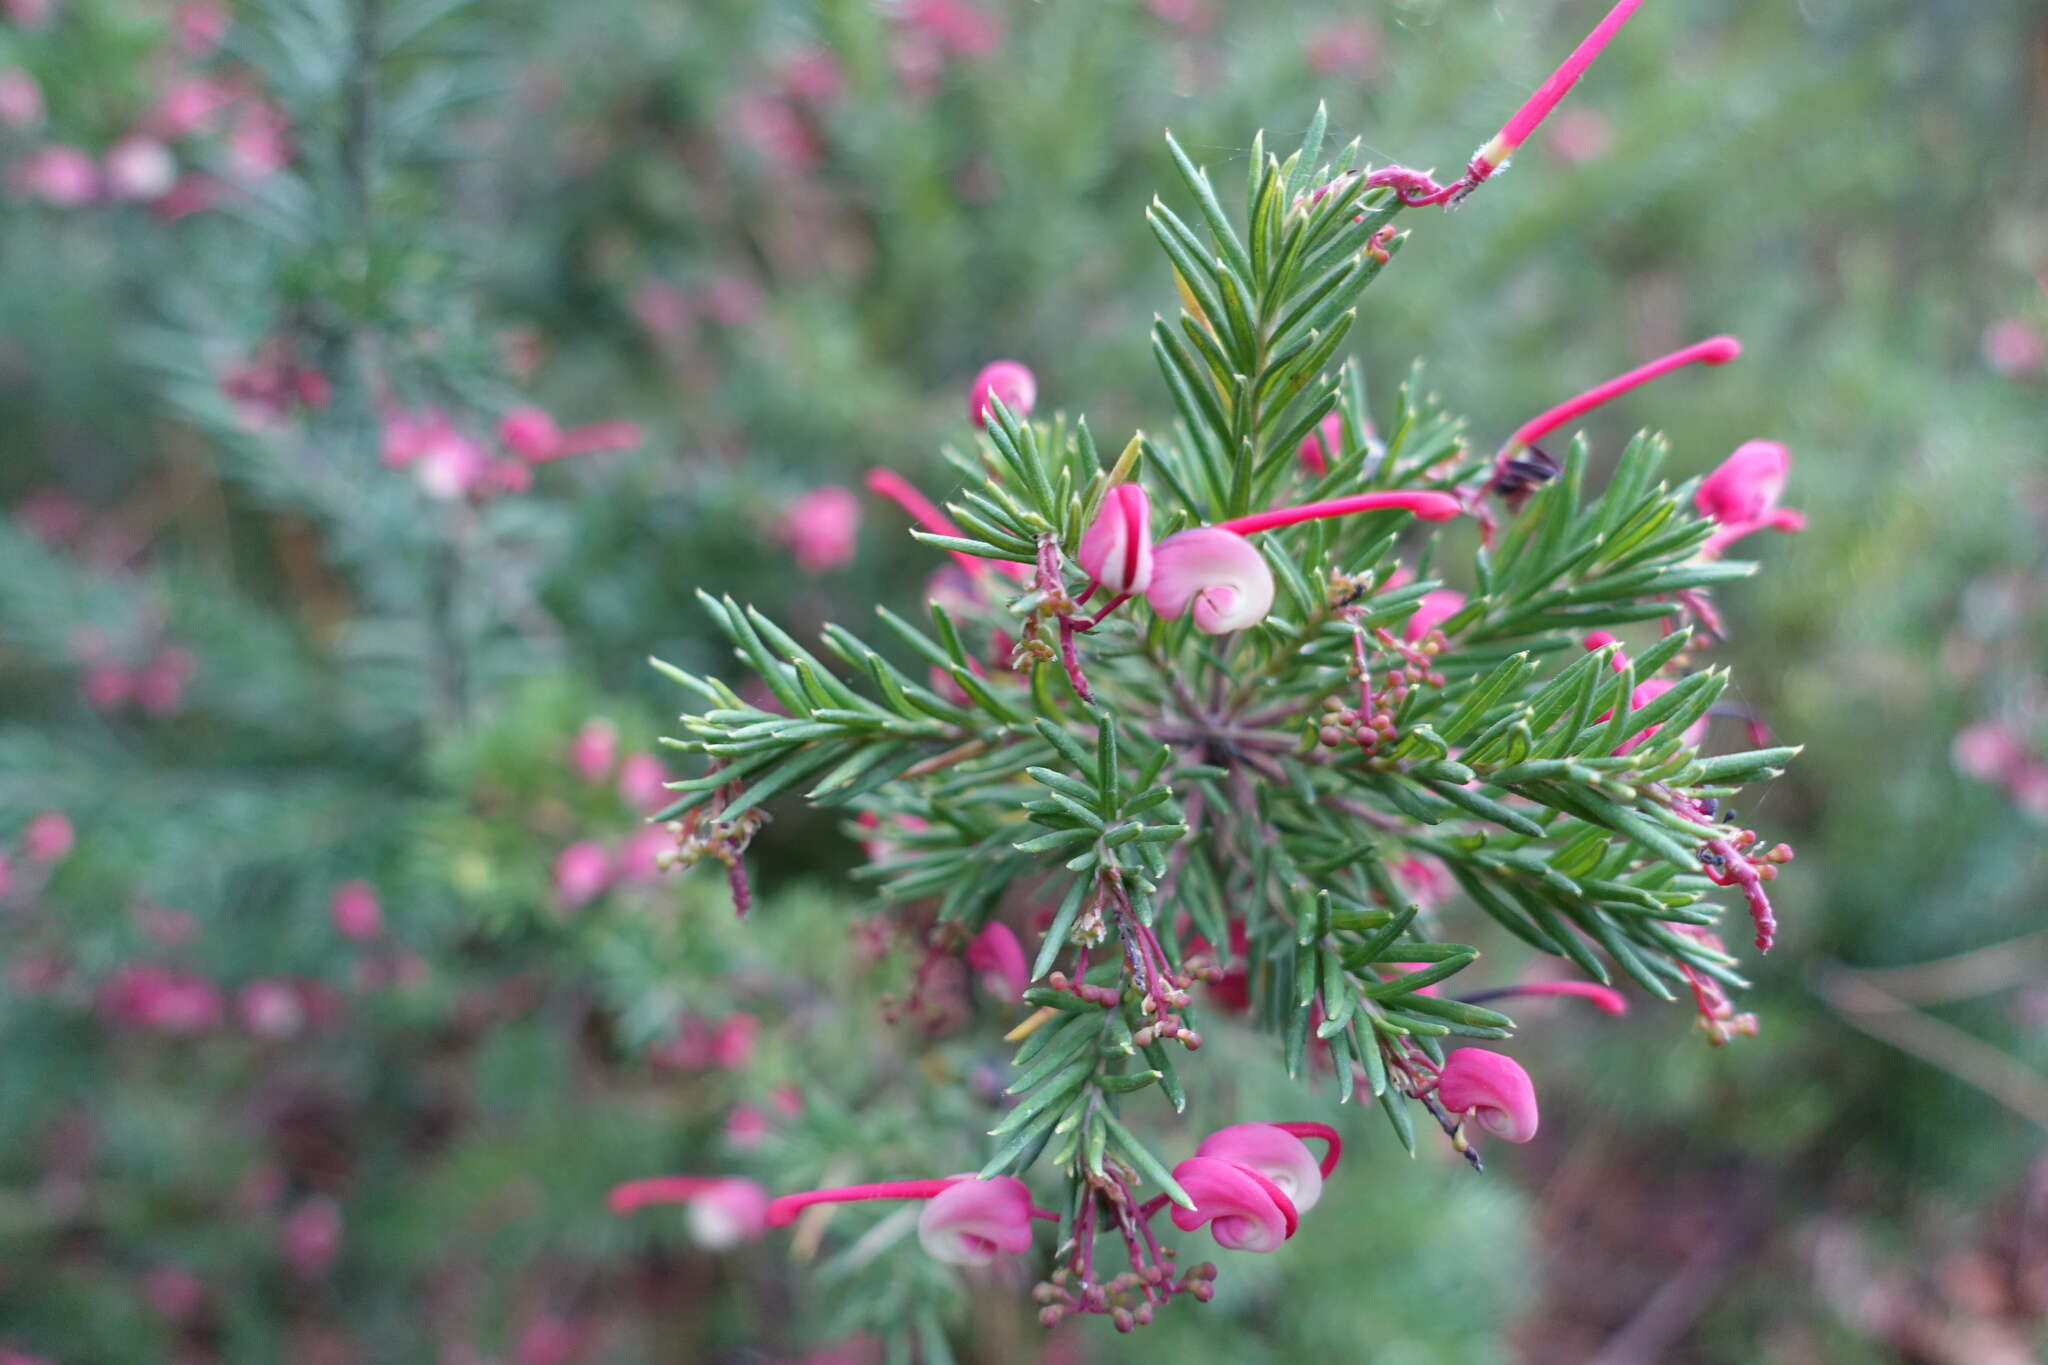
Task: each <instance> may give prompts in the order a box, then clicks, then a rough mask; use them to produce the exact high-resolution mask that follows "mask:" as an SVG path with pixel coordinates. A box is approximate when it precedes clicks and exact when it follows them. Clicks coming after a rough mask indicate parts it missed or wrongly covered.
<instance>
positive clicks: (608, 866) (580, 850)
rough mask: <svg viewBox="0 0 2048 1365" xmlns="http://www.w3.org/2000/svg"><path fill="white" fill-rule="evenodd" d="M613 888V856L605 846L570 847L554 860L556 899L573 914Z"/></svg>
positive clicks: (577, 845) (582, 845)
mask: <svg viewBox="0 0 2048 1365" xmlns="http://www.w3.org/2000/svg"><path fill="white" fill-rule="evenodd" d="M611 884H612V855H611V854H610V853H609V852H607V851H606V849H605V846H604V845H603V844H600V843H595V842H592V841H590V840H585V841H584V842H582V843H578V844H571V845H569V846H568V847H567V848H565V849H563V850H562V852H561V854H560V856H558V857H557V858H556V859H555V896H556V898H557V899H559V900H560V901H561V902H562V903H563V904H564V905H566V906H568V907H569V908H570V909H572V910H574V909H577V908H579V907H581V906H584V905H588V904H589V903H590V902H591V901H593V900H596V899H597V898H598V897H599V896H600V895H602V894H604V890H605V888H606V887H608V886H610V885H611Z"/></svg>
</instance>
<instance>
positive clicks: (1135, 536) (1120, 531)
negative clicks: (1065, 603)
mask: <svg viewBox="0 0 2048 1365" xmlns="http://www.w3.org/2000/svg"><path fill="white" fill-rule="evenodd" d="M1077 558H1079V559H1080V561H1081V567H1082V568H1084V569H1086V570H1087V571H1088V575H1089V577H1091V578H1093V579H1094V580H1095V581H1096V582H1098V583H1100V584H1101V585H1102V586H1103V587H1105V588H1108V589H1109V590H1110V591H1111V592H1113V593H1115V594H1117V595H1118V596H1122V595H1123V594H1125V593H1141V592H1143V591H1145V589H1146V588H1147V587H1149V586H1151V583H1152V563H1153V561H1152V500H1151V499H1150V498H1149V497H1147V496H1146V494H1145V490H1144V489H1143V488H1141V487H1139V486H1138V485H1137V484H1134V483H1120V484H1118V485H1117V486H1116V487H1114V488H1112V489H1110V490H1109V493H1108V495H1107V496H1106V497H1104V498H1103V500H1102V510H1101V511H1100V512H1098V513H1096V514H1095V520H1094V521H1093V522H1092V523H1091V524H1090V525H1089V527H1088V530H1087V532H1086V533H1085V534H1083V535H1082V537H1081V548H1080V552H1079V554H1078V555H1077Z"/></svg>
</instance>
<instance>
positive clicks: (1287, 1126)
mask: <svg viewBox="0 0 2048 1365" xmlns="http://www.w3.org/2000/svg"><path fill="white" fill-rule="evenodd" d="M1273 1126H1274V1127H1275V1128H1278V1129H1279V1130H1280V1131H1281V1132H1283V1133H1292V1134H1294V1136H1296V1137H1298V1138H1321V1139H1322V1140H1323V1163H1322V1169H1323V1174H1324V1175H1325V1176H1328V1175H1329V1174H1330V1172H1332V1171H1334V1170H1336V1169H1337V1162H1338V1161H1339V1160H1341V1159H1342V1158H1343V1156H1344V1139H1343V1138H1341V1137H1339V1136H1337V1130H1336V1129H1335V1128H1332V1127H1331V1126H1330V1125H1329V1124H1327V1123H1276V1124H1274V1125H1273Z"/></svg>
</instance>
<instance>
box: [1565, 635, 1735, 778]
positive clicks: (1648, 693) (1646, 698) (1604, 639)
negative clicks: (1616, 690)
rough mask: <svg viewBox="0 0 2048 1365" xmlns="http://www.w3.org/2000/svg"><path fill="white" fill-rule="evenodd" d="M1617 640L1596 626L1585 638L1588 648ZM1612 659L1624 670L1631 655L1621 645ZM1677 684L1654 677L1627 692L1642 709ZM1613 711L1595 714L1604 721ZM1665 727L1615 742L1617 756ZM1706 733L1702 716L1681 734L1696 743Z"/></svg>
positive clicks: (1631, 707)
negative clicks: (1618, 742)
mask: <svg viewBox="0 0 2048 1365" xmlns="http://www.w3.org/2000/svg"><path fill="white" fill-rule="evenodd" d="M1614 643H1615V639H1614V637H1613V636H1612V635H1609V634H1608V633H1607V632H1606V631H1604V630H1596V631H1594V632H1592V633H1591V634H1590V635H1588V636H1587V637H1586V638H1585V641H1584V644H1585V646H1586V648H1587V649H1589V650H1592V649H1604V648H1606V647H1607V646H1608V645H1611V644H1614ZM1613 663H1614V671H1615V672H1617V673H1619V672H1621V671H1622V670H1623V669H1625V668H1627V667H1628V655H1627V654H1625V653H1624V652H1622V651H1621V650H1619V649H1617V650H1615V651H1614V660H1613ZM1677 685H1678V684H1676V683H1674V682H1670V681H1668V680H1666V679H1664V678H1651V679H1649V680H1648V681H1647V682H1641V683H1637V684H1636V687H1635V690H1634V691H1632V692H1630V693H1629V694H1628V709H1629V710H1631V711H1640V710H1642V709H1643V708H1644V707H1645V706H1648V705H1649V704H1650V703H1651V702H1653V701H1655V700H1657V698H1659V697H1661V696H1663V695H1664V694H1665V693H1666V692H1669V691H1670V690H1671V689H1672V688H1674V687H1676V686H1677ZM1613 714H1614V712H1612V711H1602V712H1601V713H1600V714H1599V715H1598V716H1597V717H1595V719H1596V720H1597V721H1605V720H1607V719H1608V718H1609V717H1610V716H1612V715H1613ZM1663 728H1664V727H1663V726H1661V725H1652V726H1650V727H1649V728H1648V729H1646V730H1644V731H1643V732H1642V733H1641V734H1637V735H1630V736H1629V737H1628V738H1627V739H1626V740H1624V741H1623V742H1622V743H1620V744H1619V745H1617V746H1615V750H1614V753H1615V756H1616V757H1617V758H1619V757H1621V756H1623V755H1625V754H1627V753H1629V752H1630V751H1632V750H1634V749H1636V748H1637V747H1638V746H1640V745H1643V744H1647V743H1649V742H1650V740H1651V739H1653V738H1654V737H1655V736H1656V734H1657V732H1658V731H1659V730H1661V729H1663ZM1706 737H1707V717H1705V716H1701V717H1700V718H1699V719H1698V720H1696V721H1694V722H1693V723H1692V724H1690V725H1688V726H1686V727H1685V733H1684V734H1683V735H1681V736H1680V737H1679V738H1680V739H1682V740H1683V741H1684V742H1685V743H1687V744H1690V745H1694V746H1697V745H1699V744H1700V743H1701V742H1702V741H1704V740H1705V739H1706Z"/></svg>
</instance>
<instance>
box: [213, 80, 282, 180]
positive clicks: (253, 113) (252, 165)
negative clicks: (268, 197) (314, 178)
mask: <svg viewBox="0 0 2048 1365" xmlns="http://www.w3.org/2000/svg"><path fill="white" fill-rule="evenodd" d="M227 144H228V163H229V165H231V166H232V167H233V168H234V171H235V173H236V174H237V175H239V176H241V177H242V178H243V179H245V180H261V179H263V178H265V177H266V176H272V175H275V174H277V173H278V172H279V171H281V170H283V169H284V168H285V167H286V166H289V165H290V164H291V160H292V142H291V127H290V125H289V124H288V123H287V122H286V120H285V116H284V111H283V110H282V109H279V108H278V107H277V106H276V105H274V104H272V103H270V102H269V101H268V100H264V99H259V98H257V97H256V96H253V95H251V96H247V97H245V98H244V99H243V100H242V102H241V103H240V105H239V106H238V107H237V108H236V110H235V117H234V122H233V124H232V125H231V126H230V127H229V128H228V136H227Z"/></svg>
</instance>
